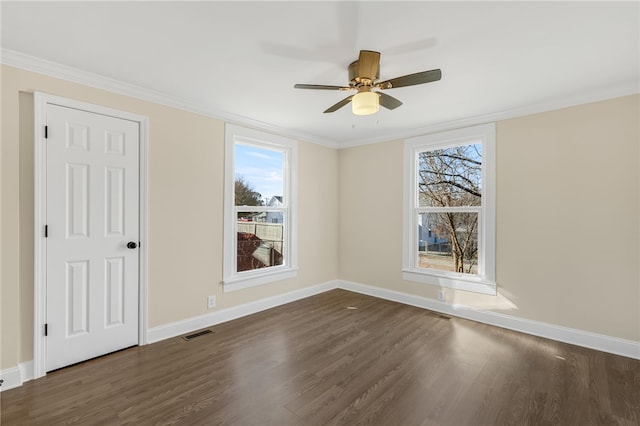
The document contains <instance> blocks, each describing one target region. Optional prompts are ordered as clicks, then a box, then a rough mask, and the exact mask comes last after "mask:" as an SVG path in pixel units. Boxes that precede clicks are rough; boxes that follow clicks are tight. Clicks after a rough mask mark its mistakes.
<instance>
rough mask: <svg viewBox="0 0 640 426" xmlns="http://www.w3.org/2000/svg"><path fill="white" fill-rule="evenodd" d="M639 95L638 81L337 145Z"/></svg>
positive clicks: (397, 137) (388, 138)
mask: <svg viewBox="0 0 640 426" xmlns="http://www.w3.org/2000/svg"><path fill="white" fill-rule="evenodd" d="M638 93H640V86H639V85H638V81H637V80H636V81H630V82H627V83H625V84H620V85H618V86H613V87H608V88H606V89H604V90H599V91H593V92H586V93H580V94H576V95H573V96H563V97H558V98H554V99H549V100H547V101H545V102H541V103H537V104H532V105H527V106H524V107H518V108H513V109H508V110H504V111H500V112H493V113H489V114H483V115H479V116H475V117H469V118H463V119H458V120H452V121H445V122H440V123H434V124H430V125H428V126H424V127H420V128H417V129H411V130H408V131H405V132H401V133H396V134H394V135H382V136H380V137H376V138H370V139H360V140H353V141H345V142H342V143H341V144H340V148H351V147H354V146H360V145H369V144H373V143H379V142H386V141H390V140H398V139H407V138H411V137H415V136H422V135H428V134H431V133H438V132H444V131H447V130H454V129H460V128H463V127H469V126H476V125H478V124H485V123H490V122H495V121H500V120H507V119H510V118H517V117H523V116H526V115H532V114H538V113H542V112H547V111H554V110H558V109H562V108H569V107H572V106H576V105H582V104H588V103H592V102H598V101H604V100H607V99H613V98H619V97H622V96H629V95H636V94H638Z"/></svg>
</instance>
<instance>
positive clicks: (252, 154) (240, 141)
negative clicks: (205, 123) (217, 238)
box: [223, 125, 297, 291]
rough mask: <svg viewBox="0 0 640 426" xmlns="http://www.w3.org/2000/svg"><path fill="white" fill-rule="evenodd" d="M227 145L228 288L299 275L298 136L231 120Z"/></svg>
mask: <svg viewBox="0 0 640 426" xmlns="http://www.w3.org/2000/svg"><path fill="white" fill-rule="evenodd" d="M225 147H226V164H227V171H226V173H225V182H226V184H225V206H226V207H225V253H224V271H223V274H224V279H223V283H224V288H225V291H231V290H236V289H240V288H247V287H252V286H255V285H260V284H264V283H267V282H272V281H276V280H280V279H285V278H290V277H292V276H295V271H296V257H297V256H296V255H297V253H296V244H295V236H296V235H295V224H296V219H295V214H296V212H295V208H294V206H295V202H294V201H295V197H296V191H295V187H296V185H295V176H296V173H295V172H296V168H295V166H296V148H297V147H296V143H295V141H292V140H290V139H286V138H282V137H278V136H274V135H269V134H266V133H263V132H259V131H255V130H251V129H245V128H242V127H238V126H234V125H227V129H226V137H225Z"/></svg>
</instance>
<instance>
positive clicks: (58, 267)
mask: <svg viewBox="0 0 640 426" xmlns="http://www.w3.org/2000/svg"><path fill="white" fill-rule="evenodd" d="M46 125H47V134H48V135H47V139H46V148H45V149H46V220H45V223H46V225H47V231H46V232H47V236H46V239H45V241H46V323H47V337H46V365H45V369H46V371H51V370H55V369H57V368H60V367H64V366H66V365H70V364H74V363H76V362H80V361H84V360H87V359H90V358H93V357H96V356H99V355H104V354H106V353H109V352H113V351H116V350H119V349H123V348H126V347H129V346H133V345H136V344H138V294H139V293H138V287H139V282H138V281H139V280H138V267H139V260H138V248H137V246H138V244H139V242H138V241H139V217H138V210H139V185H138V183H139V159H138V158H139V144H140V139H139V138H140V135H139V124H138V123H137V122H134V121H129V120H125V119H121V118H115V117H110V116H107V115H101V114H96V113H92V112H87V111H82V110H78V109H74V108H68V107H63V106H58V105H52V104H47V106H46Z"/></svg>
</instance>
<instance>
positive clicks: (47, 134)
mask: <svg viewBox="0 0 640 426" xmlns="http://www.w3.org/2000/svg"><path fill="white" fill-rule="evenodd" d="M44 138H45V139H48V138H49V126H44Z"/></svg>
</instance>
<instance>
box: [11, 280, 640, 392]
mask: <svg viewBox="0 0 640 426" xmlns="http://www.w3.org/2000/svg"><path fill="white" fill-rule="evenodd" d="M336 288H340V289H343V290H348V291H353V292H355V293H361V294H366V295H368V296H373V297H377V298H380V299H385V300H390V301H393V302H399V303H403V304H405V305H411V306H416V307H419V308H423V309H429V310H431V311H435V312H440V313H443V314H447V315H451V316H456V317H460V318H465V319H470V320H473V321H478V322H481V323H485V324H490V325H494V326H497V327H502V328H506V329H509V330H514V331H519V332H521V333H526V334H531V335H534V336H539V337H544V338H547V339H551V340H557V341H560V342H565V343H570V344H573V345H577V346H583V347H586V348H591V349H595V350H599V351H603V352H609V353H612V354H616V355H622V356H625V357H628V358H634V359H640V342H636V341H633V340H626V339H619V338H616V337H611V336H606V335H602V334H596V333H591V332H587V331H582V330H576V329H573V328H568V327H562V326H558V325H553V324H548V323H543V322H539V321H532V320H527V319H523V318H518V317H514V316H511V315H505V314H501V313H497V312H492V311H485V310H481V309H476V308H471V307H468V306H463V305H453V304H449V303H444V302H440V301H437V300H434V299H429V298H426V297H421V296H415V295H412V294H408V293H402V292H399V291H394V290H388V289H385V288H381V287H375V286H370V285H366V284H360V283H355V282H352V281H344V280H334V281H327V282H325V283H322V284H318V285H315V286H311V287H305V288H302V289H300V290H295V291H292V292H289V293H285V294H280V295H277V296H273V297H268V298H266V299H262V300H256V301H255V302H250V303H245V304H243V305H239V306H234V307H232V308H227V309H221V310H219V311H215V312H212V313H210V314H207V315H202V316H199V317H194V318H189V319H186V320H183V321H178V322H174V323H170V324H165V325H161V326H158V327H154V328H151V329H149V330H148V333H147V341H148V343H154V342H158V341H160V340H164V339H168V338H171V337H175V336H179V335H181V334H185V333H189V332H192V331H195V330H199V329H202V328H206V327H210V326H213V325H216V324H220V323H223V322H226V321H231V320H234V319H237V318H241V317H244V316H247V315H251V314H255V313H257V312H261V311H264V310H266V309H270V308H275V307H276V306H280V305H283V304H285V303H290V302H294V301H296V300H300V299H304V298H307V297H310V296H314V295H316V294H320V293H324V292H326V291H329V290H333V289H336ZM0 379H2V380H4V383H3V384H2V386H1V387H0V392H1V391H5V390H9V389H13V388H15V387H18V386H21V385H22V384H23V383H24V382H26V381H28V380H31V379H33V361H28V362H24V363H21V364H19V365H18V366H17V367H13V368H8V369H6V370H2V371H0Z"/></svg>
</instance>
